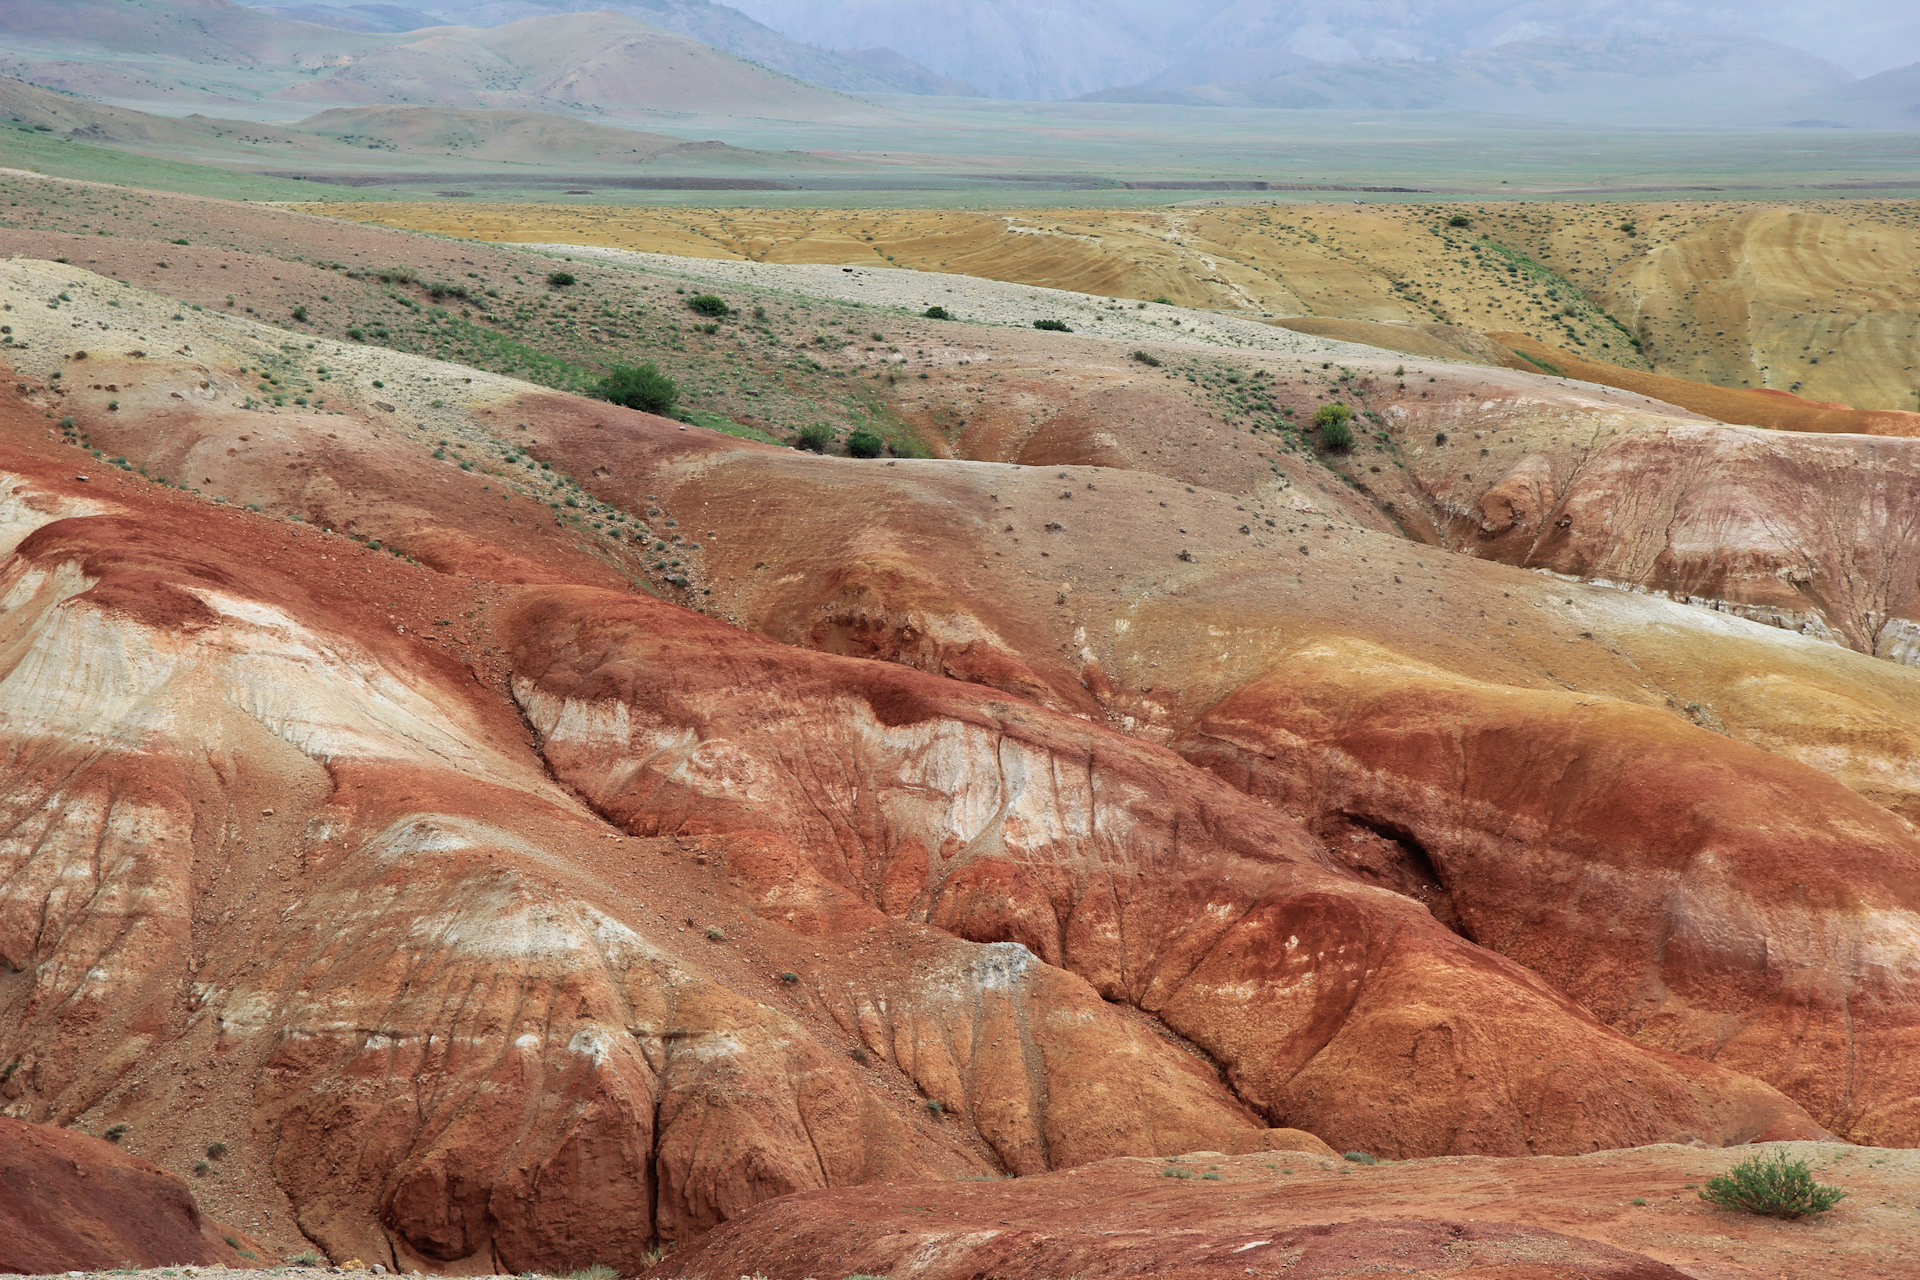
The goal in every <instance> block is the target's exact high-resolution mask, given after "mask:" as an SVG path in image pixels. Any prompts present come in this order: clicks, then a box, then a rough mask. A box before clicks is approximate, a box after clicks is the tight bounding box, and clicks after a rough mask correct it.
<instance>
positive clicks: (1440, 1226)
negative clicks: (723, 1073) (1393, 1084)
mask: <svg viewBox="0 0 1920 1280" xmlns="http://www.w3.org/2000/svg"><path fill="white" fill-rule="evenodd" d="M1789 1150H1790V1151H1791V1153H1792V1154H1793V1155H1795V1156H1797V1157H1801V1158H1806V1159H1809V1160H1810V1161H1811V1162H1812V1164H1813V1165H1814V1167H1815V1169H1816V1170H1817V1176H1818V1177H1819V1178H1820V1179H1821V1180H1822V1181H1825V1182H1833V1183H1836V1184H1838V1185H1841V1186H1843V1187H1845V1188H1846V1189H1847V1190H1848V1191H1849V1192H1850V1193H1851V1194H1850V1195H1849V1197H1848V1199H1847V1200H1846V1201H1844V1202H1843V1204H1844V1206H1845V1207H1843V1208H1842V1209H1841V1210H1839V1211H1837V1212H1835V1213H1832V1214H1829V1215H1827V1216H1826V1217H1823V1218H1820V1219H1808V1220H1805V1221H1801V1222H1775V1221H1772V1220H1770V1219H1767V1218H1755V1217H1749V1216H1747V1215H1743V1214H1733V1213H1726V1212H1724V1211H1721V1210H1718V1209H1714V1208H1712V1207H1710V1206H1708V1205H1705V1204H1703V1203H1701V1201H1700V1200H1699V1198H1698V1192H1697V1191H1696V1190H1695V1188H1697V1187H1698V1186H1700V1185H1701V1184H1702V1183H1704V1182H1705V1181H1706V1180H1707V1178H1708V1177H1709V1176H1711V1175H1713V1174H1715V1173H1718V1172H1720V1171H1722V1170H1724V1169H1725V1168H1726V1167H1727V1166H1728V1165H1729V1164H1731V1163H1732V1162H1733V1159H1734V1154H1733V1153H1722V1152H1708V1151H1698V1150H1689V1149H1687V1148H1683V1147H1648V1148H1643V1149H1641V1150H1638V1151H1628V1152H1609V1153H1606V1154H1604V1155H1596V1156H1585V1157H1581V1158H1578V1159H1560V1158H1536V1159H1531V1160H1475V1159H1448V1160H1419V1161H1413V1162H1410V1163H1406V1164H1395V1165H1392V1166H1385V1165H1383V1166H1378V1167H1373V1166H1365V1165H1360V1166H1356V1165H1354V1164H1351V1163H1347V1162H1345V1161H1340V1160H1328V1159H1316V1158H1314V1157H1310V1156H1288V1157H1285V1158H1284V1159H1274V1158H1271V1157H1267V1158H1258V1157H1253V1158H1232V1157H1228V1156H1225V1155H1219V1154H1213V1155H1209V1154H1206V1153H1201V1154H1196V1155H1193V1156H1190V1157H1188V1158H1186V1159H1184V1160H1177V1161H1149V1160H1115V1161H1110V1162H1108V1163H1105V1164H1099V1165H1094V1166H1091V1167H1088V1168H1084V1169H1076V1170H1073V1171H1072V1172H1070V1173H1065V1174H1055V1175H1050V1176H1048V1177H1044V1178H1033V1179H1026V1180H1022V1181H1021V1182H1018V1183H999V1184H988V1185H984V1186H965V1187H930V1186H908V1187H893V1188H872V1189H860V1190H854V1191H844V1192H840V1191H834V1192H815V1193H809V1194H806V1195H800V1196H793V1197H789V1198H788V1199H785V1200H781V1201H779V1202H777V1203H774V1204H770V1205H766V1206H764V1207H762V1208H760V1209H758V1210H756V1211H754V1212H753V1213H752V1214H749V1215H748V1216H746V1217H745V1218H743V1219H741V1220H740V1221H739V1222H737V1223H732V1224H729V1225H728V1226H726V1227H724V1228H722V1229H721V1230H719V1231H716V1232H714V1233H713V1234H712V1235H710V1236H708V1237H707V1238H706V1239H705V1240H703V1241H701V1242H700V1244H699V1245H697V1246H696V1247H694V1248H693V1249H691V1250H688V1251H686V1252H684V1253H681V1254H677V1255H675V1256H674V1257H673V1258H671V1259H669V1260H668V1261H667V1262H666V1263H664V1264H662V1265H661V1266H660V1267H659V1268H657V1269H656V1270H655V1271H653V1272H652V1273H650V1274H651V1275H653V1276H656V1277H661V1278H663V1280H664V1278H667V1277H681V1276H697V1275H742V1274H749V1275H751V1274H764V1275H767V1276H771V1277H776V1278H777V1280H788V1278H789V1277H793V1278H797V1277H800V1276H805V1275H822V1274H826V1273H827V1272H829V1271H833V1270H847V1269H855V1268H857V1269H858V1271H859V1272H862V1273H866V1274H873V1275H887V1276H893V1277H896V1278H897V1280H947V1278H948V1277H953V1278H956V1280H957V1278H958V1277H965V1276H973V1275H978V1274H981V1273H982V1272H986V1273H988V1274H992V1275H996V1276H1008V1277H1019V1278H1020V1280H1027V1278H1029V1277H1035V1278H1037V1277H1040V1276H1045V1275H1087V1276H1134V1275H1155V1276H1179V1277H1182V1278H1183V1280H1186V1278H1189V1277H1191V1278H1192V1280H1200V1278H1201V1277H1214V1276H1219V1277H1223V1278H1226V1277H1241V1276H1245V1275H1247V1274H1249V1273H1251V1274H1254V1275H1286V1276H1312V1277H1315V1278H1316V1280H1336V1278H1340V1277H1356V1278H1357V1277H1362V1276H1378V1275H1415V1276H1448V1277H1458V1276H1464V1277H1474V1278H1475V1280H1559V1277H1566V1276H1580V1277H1583V1278H1585V1277H1593V1278H1596V1280H1598V1278H1601V1277H1605V1278H1608V1280H1612V1278H1614V1277H1629V1276H1630V1277H1634V1280H1675V1278H1677V1277H1685V1278H1686V1280H1755V1278H1757V1277H1761V1276H1765V1277H1768V1278H1769V1280H1826V1278H1827V1277H1830V1276H1835V1275H1848V1276H1862V1277H1911V1276H1914V1275H1920V1262H1916V1260H1915V1259H1914V1257H1913V1251H1912V1250H1911V1249H1910V1248H1909V1247H1908V1242H1909V1239H1910V1235H1911V1229H1912V1216H1913V1210H1912V1207H1911V1203H1912V1201H1913V1198H1914V1191H1915V1180H1916V1178H1920V1168H1917V1167H1916V1161H1915V1157H1914V1155H1913V1153H1912V1152H1910V1151H1901V1152H1888V1151H1872V1150H1866V1151H1862V1150H1855V1149H1849V1148H1844V1147H1834V1146H1829V1145H1825V1144H1822V1145H1819V1146H1798V1147H1793V1148H1789ZM1148 1224H1152V1225H1151V1226H1150V1225H1148Z"/></svg>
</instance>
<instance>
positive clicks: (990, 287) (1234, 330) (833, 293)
mask: <svg viewBox="0 0 1920 1280" xmlns="http://www.w3.org/2000/svg"><path fill="white" fill-rule="evenodd" d="M520 247H522V248H527V249H538V250H544V251H546V252H548V253H554V254H560V255H563V256H566V257H573V258H596V259H599V260H601V261H604V262H616V263H626V264H629V265H631V266H634V267H638V268H640V269H641V270H644V271H648V272H653V273H657V274H660V275H667V276H678V277H682V278H684V279H687V280H690V281H711V282H712V283H714V284H720V285H725V284H736V285H748V286H751V287H753V288H755V289H770V290H776V291H779V292H782V293H791V294H794V295H797V296H800V297H805V298H829V299H833V300H835V301H838V302H857V303H860V304H862V305H864V306H870V307H884V308H887V309H889V310H901V311H910V312H913V313H915V314H919V313H921V312H924V311H925V310H926V309H927V308H928V307H933V306H941V307H945V308H946V309H947V310H948V311H950V312H952V313H953V315H954V318H955V319H957V320H963V321H971V322H973V323H976V324H993V325H1007V326H1011V327H1013V328H1019V329H1030V328H1032V327H1033V322H1034V321H1035V320H1063V321H1065V322H1066V323H1067V325H1068V326H1069V327H1070V328H1072V330H1073V331H1074V332H1075V333H1079V334H1085V335H1087V336H1089V337H1096V338H1111V339H1114V340H1117V341H1123V342H1154V343H1178V344H1181V345H1185V346H1197V347H1238V348H1240V349H1242V350H1249V351H1273V352H1282V353H1285V354H1287V355H1294V356H1301V357H1306V358H1311V357H1315V356H1319V357H1323V358H1325V359H1329V360H1339V359H1349V360H1351V359H1355V358H1361V357H1365V356H1378V355H1379V354H1380V351H1379V349H1378V348H1375V347H1361V346H1356V345H1355V344H1353V343H1348V342H1335V341H1331V340H1329V339H1326V338H1315V337H1310V336H1308V335H1307V334H1302V333H1294V332H1293V331H1292V330H1289V329H1279V328H1275V327H1274V326H1273V325H1269V324H1262V323H1260V322H1259V321H1258V320H1246V319H1241V318H1239V317H1237V316H1229V315H1221V314H1218V313H1215V312H1212V311H1201V310H1197V309H1195V308H1193V307H1170V306H1163V305H1161V304H1159V303H1154V302H1149V303H1147V304H1146V305H1145V306H1144V307H1142V306H1141V305H1140V304H1138V303H1131V302H1124V301H1121V300H1118V299H1115V298H1105V297H1101V296H1099V295H1098V294H1092V293H1073V292H1070V291H1068V290H1065V289H1043V288H1039V287H1037V286H1035V285H1026V284H1010V283H1008V282H1007V281H1004V280H989V279H986V278H984V277H981V276H960V275H947V274H945V273H943V272H934V271H914V270H912V269H909V268H902V267H836V266H831V265H825V264H817V263H800V264H787V263H775V262H740V261H734V260H730V259H725V258H684V257H678V256H675V255H673V254H667V253H639V252H636V251H634V250H631V249H607V248H602V247H600V246H598V245H578V244H534V245H523V246H520Z"/></svg>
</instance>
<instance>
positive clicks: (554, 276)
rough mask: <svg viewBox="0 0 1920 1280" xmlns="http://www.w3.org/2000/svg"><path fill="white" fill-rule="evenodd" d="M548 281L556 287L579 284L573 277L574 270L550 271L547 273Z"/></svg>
mask: <svg viewBox="0 0 1920 1280" xmlns="http://www.w3.org/2000/svg"><path fill="white" fill-rule="evenodd" d="M547 283H548V284H550V285H552V286H553V287H554V288H556V289H564V288H566V287H567V286H568V285H572V284H577V283H578V281H576V280H575V279H574V278H573V272H571V271H549V272H548V273H547Z"/></svg>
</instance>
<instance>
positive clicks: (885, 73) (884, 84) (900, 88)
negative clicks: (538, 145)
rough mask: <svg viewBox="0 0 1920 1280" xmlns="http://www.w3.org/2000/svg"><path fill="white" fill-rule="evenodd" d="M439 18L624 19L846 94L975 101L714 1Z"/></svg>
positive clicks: (477, 11)
mask: <svg viewBox="0 0 1920 1280" xmlns="http://www.w3.org/2000/svg"><path fill="white" fill-rule="evenodd" d="M432 8H433V10H434V12H435V13H438V14H440V15H441V16H442V17H444V18H446V19H448V20H450V21H456V22H461V23H465V24H467V25H469V26H476V27H492V26H500V25H504V24H506V23H509V22H518V21H520V20H521V19H523V18H535V17H543V16H552V15H556V14H563V13H575V12H580V11H583V10H587V9H591V10H594V11H596V12H609V13H624V14H626V15H627V16H629V17H633V18H638V19H640V20H641V21H643V22H647V23H651V24H652V25H654V26H656V27H660V28H661V29H663V30H666V31H671V32H673V33H675V34H676V35H682V36H686V37H688V38H689V39H692V40H698V41H699V42H700V43H701V44H706V45H711V46H713V47H714V48H716V49H719V50H722V51H723V52H726V53H731V54H733V55H735V56H736V57H741V58H745V59H747V60H748V61H749V62H757V63H759V64H761V65H762V66H766V67H772V68H773V69H774V70H775V71H783V72H785V73H786V74H787V75H790V76H797V77H798V78H800V79H802V80H805V81H808V82H810V83H812V84H817V85H821V86H824V87H825V88H828V89H839V90H842V91H843V92H846V93H913V94H938V95H945V96H952V97H974V96H978V95H979V92H980V91H979V90H978V89H976V88H974V87H973V86H972V85H970V84H966V83H964V82H962V81H959V80H954V79H951V78H949V77H947V76H942V75H939V74H937V73H936V72H933V71H929V70H928V69H927V68H925V67H923V66H921V65H920V64H919V63H917V62H914V61H913V60H911V59H909V58H906V57H903V56H901V55H900V54H898V53H895V52H894V51H893V50H891V49H885V48H870V47H860V48H837V49H823V48H820V47H819V46H818V45H811V44H803V43H801V42H800V41H798V40H793V39H790V38H789V37H787V36H784V35H782V34H781V33H780V32H778V31H775V30H774V29H773V28H771V27H768V26H765V25H763V24H761V23H758V22H755V21H754V20H753V19H752V18H749V17H747V15H745V14H744V13H741V12H740V11H739V10H738V9H736V8H730V7H728V6H726V5H723V4H714V3H712V2H711V0H601V2H599V3H587V2H586V0H438V2H437V3H435V4H433V6H432Z"/></svg>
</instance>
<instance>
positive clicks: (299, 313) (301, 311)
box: [293, 307, 307, 324]
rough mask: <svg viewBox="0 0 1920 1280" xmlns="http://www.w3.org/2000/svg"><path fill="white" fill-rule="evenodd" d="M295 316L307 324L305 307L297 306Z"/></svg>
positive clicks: (294, 311) (294, 310)
mask: <svg viewBox="0 0 1920 1280" xmlns="http://www.w3.org/2000/svg"><path fill="white" fill-rule="evenodd" d="M293 318H294V319H295V320H298V321H299V322H300V323H301V324H305V323H306V322H307V309H306V308H305V307H295V308H294V309H293Z"/></svg>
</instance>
